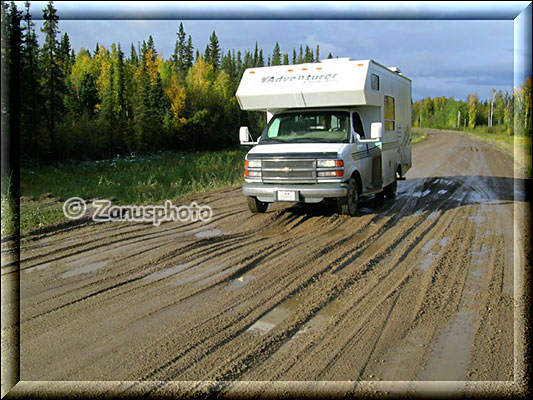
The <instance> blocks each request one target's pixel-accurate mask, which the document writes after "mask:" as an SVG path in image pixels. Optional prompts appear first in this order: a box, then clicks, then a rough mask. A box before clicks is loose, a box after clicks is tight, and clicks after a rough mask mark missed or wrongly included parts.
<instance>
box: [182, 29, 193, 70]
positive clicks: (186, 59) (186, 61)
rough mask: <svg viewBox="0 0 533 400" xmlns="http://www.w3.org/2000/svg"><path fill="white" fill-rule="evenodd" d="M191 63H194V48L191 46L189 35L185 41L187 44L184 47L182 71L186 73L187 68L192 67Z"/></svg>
mask: <svg viewBox="0 0 533 400" xmlns="http://www.w3.org/2000/svg"><path fill="white" fill-rule="evenodd" d="M193 62H194V47H193V45H192V38H191V35H189V38H188V39H187V44H186V45H185V49H184V52H183V70H184V71H188V70H189V68H191V67H192V64H193Z"/></svg>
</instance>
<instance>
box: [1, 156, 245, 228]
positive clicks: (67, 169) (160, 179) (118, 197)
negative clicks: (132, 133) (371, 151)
mask: <svg viewBox="0 0 533 400" xmlns="http://www.w3.org/2000/svg"><path fill="white" fill-rule="evenodd" d="M247 151H248V150H247V149H238V150H224V151H214V152H213V151H211V152H197V153H171V152H166V153H158V154H154V155H145V156H135V155H133V154H132V155H131V156H128V157H116V158H114V159H111V160H101V161H93V162H83V163H62V164H57V165H54V166H43V165H35V166H33V167H23V168H21V177H20V192H21V196H22V197H21V211H20V230H21V232H28V231H31V230H34V229H37V228H40V227H43V226H47V225H51V224H57V223H61V222H66V221H68V220H67V219H66V217H65V216H64V215H63V209H62V203H63V202H64V201H65V200H67V199H68V198H70V197H81V198H82V199H84V200H91V199H110V200H112V201H113V203H114V204H118V205H133V204H135V205H145V204H162V203H163V202H164V201H165V200H174V201H175V200H178V199H180V198H182V197H183V196H185V195H188V194H192V193H197V192H203V191H207V190H212V189H217V188H223V187H229V186H234V185H238V184H240V183H241V182H242V180H243V160H244V156H245V155H246V153H247ZM6 187H7V186H6ZM2 188H4V185H2ZM12 210H13V207H12V206H11V205H10V203H9V196H8V194H7V193H4V189H3V191H2V236H5V235H8V234H10V233H12V232H13V231H14V226H13V223H12V221H13V218H12V214H13V212H12ZM10 221H11V223H10Z"/></svg>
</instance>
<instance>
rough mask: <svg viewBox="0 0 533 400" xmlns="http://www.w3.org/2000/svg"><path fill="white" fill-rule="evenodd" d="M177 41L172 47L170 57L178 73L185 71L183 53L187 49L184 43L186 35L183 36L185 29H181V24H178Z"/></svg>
mask: <svg viewBox="0 0 533 400" xmlns="http://www.w3.org/2000/svg"><path fill="white" fill-rule="evenodd" d="M177 36H178V38H177V40H176V43H175V45H174V54H173V55H172V62H173V63H174V67H175V68H176V70H178V71H182V72H183V71H185V70H186V68H185V51H186V47H187V43H186V35H185V29H183V23H182V22H180V26H179V28H178V33H177Z"/></svg>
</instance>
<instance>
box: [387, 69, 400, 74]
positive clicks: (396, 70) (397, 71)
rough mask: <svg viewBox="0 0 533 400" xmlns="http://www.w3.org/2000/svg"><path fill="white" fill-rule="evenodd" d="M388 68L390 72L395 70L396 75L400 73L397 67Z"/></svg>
mask: <svg viewBox="0 0 533 400" xmlns="http://www.w3.org/2000/svg"><path fill="white" fill-rule="evenodd" d="M388 68H389V70H391V71H392V72H396V73H397V74H398V75H401V74H402V71H400V68H398V67H388Z"/></svg>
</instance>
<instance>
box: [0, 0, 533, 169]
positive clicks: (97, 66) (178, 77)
mask: <svg viewBox="0 0 533 400" xmlns="http://www.w3.org/2000/svg"><path fill="white" fill-rule="evenodd" d="M1 14H2V68H3V70H2V76H3V79H4V78H5V77H9V80H10V82H9V83H10V84H11V86H10V87H11V89H12V90H11V92H10V93H11V98H10V99H7V100H9V103H10V105H9V107H11V109H10V112H9V115H10V116H11V117H10V118H11V119H10V121H11V122H13V120H14V119H17V118H18V120H19V121H20V132H19V131H18V130H13V129H11V135H12V136H13V135H15V136H16V135H19V137H20V149H21V157H23V158H24V159H32V160H43V161H54V160H60V159H78V160H80V159H94V158H104V157H109V156H114V155H116V154H129V153H131V152H148V151H154V150H160V149H171V150H208V149H220V148H228V147H232V146H236V145H237V144H238V141H237V131H238V128H239V126H241V125H247V126H249V127H250V129H251V131H252V132H259V131H261V130H262V128H263V126H264V123H265V121H264V116H263V115H262V114H260V113H254V112H246V111H241V110H240V108H239V105H238V102H237V99H236V97H235V92H236V90H237V87H238V84H239V82H240V79H241V77H242V74H243V73H244V71H245V69H246V68H250V67H262V66H269V65H288V64H289V63H292V64H298V63H305V62H314V61H318V60H319V59H320V48H319V47H318V46H317V47H316V48H315V49H313V48H311V47H310V46H308V45H306V46H305V47H304V46H303V45H301V46H300V47H299V49H298V50H297V49H292V53H283V52H282V51H281V48H280V45H279V43H277V42H276V43H275V45H274V48H273V50H272V53H271V54H268V55H267V54H266V53H265V52H264V51H263V49H260V48H258V45H257V43H256V44H255V48H254V50H253V51H251V50H247V51H245V52H244V53H241V51H237V52H236V51H235V50H228V51H227V52H224V51H223V50H222V48H221V45H220V43H219V40H218V38H217V35H216V33H215V32H214V31H213V32H212V34H211V36H210V38H209V42H208V44H207V46H206V48H205V49H204V51H203V52H201V51H200V50H199V49H197V48H194V46H193V41H192V38H191V35H187V34H186V32H185V30H184V28H183V24H182V23H180V24H179V27H178V29H177V32H176V40H175V46H174V52H173V54H172V55H171V56H170V57H169V58H168V59H166V60H165V59H163V57H162V55H161V54H159V53H158V51H157V50H156V47H155V43H154V40H153V38H152V36H149V37H148V38H147V40H143V42H142V44H141V43H138V44H137V46H135V45H134V44H131V45H130V47H129V49H127V50H126V51H127V53H128V54H126V52H125V50H123V49H122V47H121V44H120V43H119V44H112V45H111V46H110V48H109V49H107V48H105V47H104V46H101V45H98V44H96V46H95V48H94V50H92V51H90V50H87V49H83V48H82V49H80V50H79V51H78V52H77V53H75V52H74V50H73V49H72V48H71V45H70V39H69V36H68V34H67V33H63V34H61V32H60V31H59V17H58V15H57V10H56V9H55V7H54V4H53V2H52V1H50V2H49V3H48V4H47V6H46V7H45V8H44V10H43V20H44V23H43V26H42V28H41V31H42V33H43V36H44V42H43V45H42V46H39V43H38V40H37V35H36V31H35V27H34V23H33V21H32V18H31V15H30V3H29V2H26V3H25V6H24V10H18V9H17V7H16V5H15V3H14V2H11V3H9V4H8V3H7V2H2V9H1ZM327 57H328V58H332V57H333V56H332V54H331V53H330V54H328V56H327ZM15 78H20V79H19V80H18V86H17V84H16V82H17V79H15ZM6 79H7V78H6ZM11 82H13V83H11ZM2 83H3V85H2V86H3V87H4V83H5V82H2ZM2 100H3V101H4V100H6V99H5V98H4V96H3V99H2ZM7 100H6V101H7ZM5 106H6V104H2V110H4V108H5ZM412 118H413V126H420V127H435V128H447V129H466V128H468V129H473V128H475V127H476V126H487V127H489V128H490V129H492V130H500V131H505V132H507V133H509V134H511V133H520V132H531V80H529V81H527V82H526V83H525V84H524V85H523V87H522V88H521V89H520V90H518V91H516V92H515V93H512V94H509V93H505V94H504V93H502V92H501V91H495V90H493V92H492V94H491V98H490V99H489V100H485V101H480V100H479V98H478V96H477V95H475V94H472V95H470V96H469V97H468V99H467V101H463V100H455V99H454V98H445V97H437V98H429V97H428V98H426V99H423V100H419V101H416V102H414V103H413V114H412ZM4 120H6V121H7V119H6V118H3V119H2V123H8V122H5V121H4ZM515 122H516V123H515ZM515 126H517V127H519V132H514V127H515ZM3 129H4V127H3Z"/></svg>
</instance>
